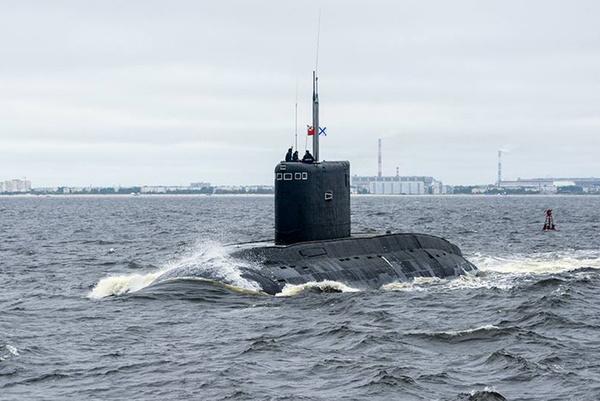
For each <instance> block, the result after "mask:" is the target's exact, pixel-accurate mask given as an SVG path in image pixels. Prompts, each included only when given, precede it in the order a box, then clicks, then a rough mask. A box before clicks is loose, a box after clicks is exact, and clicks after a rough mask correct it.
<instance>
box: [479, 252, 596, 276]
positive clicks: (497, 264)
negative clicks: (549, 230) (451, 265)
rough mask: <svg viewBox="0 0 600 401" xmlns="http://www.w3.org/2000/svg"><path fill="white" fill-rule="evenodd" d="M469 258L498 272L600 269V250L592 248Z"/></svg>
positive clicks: (529, 272)
mask: <svg viewBox="0 0 600 401" xmlns="http://www.w3.org/2000/svg"><path fill="white" fill-rule="evenodd" d="M469 259H470V260H471V262H473V263H474V264H475V265H476V266H477V267H478V268H479V269H480V270H481V271H484V272H496V273H513V274H546V273H564V272H568V271H572V270H577V269H580V268H582V267H588V268H593V269H600V252H599V251H590V250H578V251H571V252H546V253H538V254H527V255H523V254H515V255H511V256H507V257H498V256H489V255H483V254H480V253H476V254H474V255H473V256H471V257H469Z"/></svg>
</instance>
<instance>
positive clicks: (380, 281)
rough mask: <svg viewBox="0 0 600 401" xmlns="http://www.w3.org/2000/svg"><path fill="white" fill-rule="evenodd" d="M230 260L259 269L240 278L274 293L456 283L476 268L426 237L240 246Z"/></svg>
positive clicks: (453, 250) (409, 235)
mask: <svg viewBox="0 0 600 401" xmlns="http://www.w3.org/2000/svg"><path fill="white" fill-rule="evenodd" d="M233 247H234V249H235V250H234V251H233V252H232V253H231V256H233V257H234V258H241V259H244V260H247V261H250V262H254V263H257V264H258V265H260V268H259V270H258V271H254V270H247V271H246V272H245V274H244V276H245V277H247V278H249V279H252V280H255V281H258V282H259V283H260V284H261V286H262V287H263V290H264V291H265V292H268V293H277V292H279V291H281V289H282V288H283V287H284V286H285V285H286V284H295V285H298V284H304V283H307V282H311V281H317V282H318V281H324V280H333V281H338V282H341V283H344V284H347V285H350V286H353V287H356V288H361V289H367V288H374V289H375V288H380V287H381V286H382V285H385V284H389V283H392V282H399V281H400V282H406V281H411V280H412V279H414V278H415V277H440V278H447V277H456V276H459V275H463V274H465V273H475V272H477V268H476V267H475V266H474V265H473V264H471V263H470V262H468V261H467V260H465V259H464V258H463V257H462V253H461V251H460V249H459V248H458V247H457V246H456V245H453V244H451V243H450V242H448V241H446V240H445V239H443V238H439V237H435V236H432V235H427V234H414V233H395V234H382V235H359V236H352V237H347V238H339V239H331V240H324V241H310V242H300V243H296V244H291V245H274V244H273V243H268V242H260V243H245V244H237V245H234V246H233Z"/></svg>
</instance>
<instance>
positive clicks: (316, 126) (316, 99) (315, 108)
mask: <svg viewBox="0 0 600 401" xmlns="http://www.w3.org/2000/svg"><path fill="white" fill-rule="evenodd" d="M320 36H321V10H319V26H318V28H317V57H316V60H315V70H314V71H313V130H314V134H313V157H314V158H315V161H316V162H318V161H319V82H318V81H319V77H317V72H318V70H319V39H320Z"/></svg>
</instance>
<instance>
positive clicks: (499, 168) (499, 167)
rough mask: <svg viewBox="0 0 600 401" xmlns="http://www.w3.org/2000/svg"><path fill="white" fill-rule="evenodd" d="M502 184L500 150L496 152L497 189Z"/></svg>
mask: <svg viewBox="0 0 600 401" xmlns="http://www.w3.org/2000/svg"><path fill="white" fill-rule="evenodd" d="M501 182H502V150H499V151H498V188H500V183H501Z"/></svg>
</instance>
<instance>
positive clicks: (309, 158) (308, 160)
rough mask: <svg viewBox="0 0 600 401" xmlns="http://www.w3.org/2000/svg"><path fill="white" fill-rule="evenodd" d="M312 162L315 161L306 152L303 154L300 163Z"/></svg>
mask: <svg viewBox="0 0 600 401" xmlns="http://www.w3.org/2000/svg"><path fill="white" fill-rule="evenodd" d="M314 161H315V158H314V157H313V155H311V154H310V152H309V151H308V150H307V151H306V153H305V154H304V157H303V158H302V163H314Z"/></svg>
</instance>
